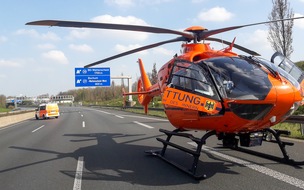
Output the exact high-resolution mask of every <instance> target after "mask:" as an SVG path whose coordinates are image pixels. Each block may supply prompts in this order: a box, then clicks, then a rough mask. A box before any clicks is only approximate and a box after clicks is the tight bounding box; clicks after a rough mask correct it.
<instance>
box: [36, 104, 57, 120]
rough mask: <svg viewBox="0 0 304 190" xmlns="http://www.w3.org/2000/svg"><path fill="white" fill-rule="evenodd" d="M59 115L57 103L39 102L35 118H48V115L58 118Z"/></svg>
mask: <svg viewBox="0 0 304 190" xmlns="http://www.w3.org/2000/svg"><path fill="white" fill-rule="evenodd" d="M59 115H60V113H59V107H58V104H57V103H47V104H40V105H39V106H38V108H37V109H36V113H35V117H36V119H48V118H50V117H55V118H58V117H59Z"/></svg>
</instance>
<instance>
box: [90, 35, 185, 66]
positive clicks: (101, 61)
mask: <svg viewBox="0 0 304 190" xmlns="http://www.w3.org/2000/svg"><path fill="white" fill-rule="evenodd" d="M187 40H188V39H187V38H185V37H177V38H174V39H172V40H166V41H162V42H158V43H155V44H150V45H147V46H142V47H140V48H136V49H132V50H130V51H126V52H123V53H120V54H117V55H114V56H111V57H108V58H106V59H102V60H100V61H96V62H94V63H91V64H88V65H86V66H84V67H85V68H88V67H92V66H95V65H98V64H101V63H104V62H107V61H110V60H113V59H117V58H119V57H123V56H126V55H130V54H133V53H136V52H139V51H143V50H146V49H151V48H154V47H157V46H160V45H164V44H168V43H173V42H180V41H187Z"/></svg>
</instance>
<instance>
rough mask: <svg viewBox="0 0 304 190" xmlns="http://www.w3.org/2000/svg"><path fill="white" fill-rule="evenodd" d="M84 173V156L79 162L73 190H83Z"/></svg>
mask: <svg viewBox="0 0 304 190" xmlns="http://www.w3.org/2000/svg"><path fill="white" fill-rule="evenodd" d="M82 171H83V156H80V157H79V158H78V162H77V168H76V173H75V179H74V187H73V190H81V180H82Z"/></svg>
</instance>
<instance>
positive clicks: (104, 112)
mask: <svg viewBox="0 0 304 190" xmlns="http://www.w3.org/2000/svg"><path fill="white" fill-rule="evenodd" d="M94 111H98V112H101V113H105V114H108V115H110V114H111V113H109V112H106V111H101V110H94Z"/></svg>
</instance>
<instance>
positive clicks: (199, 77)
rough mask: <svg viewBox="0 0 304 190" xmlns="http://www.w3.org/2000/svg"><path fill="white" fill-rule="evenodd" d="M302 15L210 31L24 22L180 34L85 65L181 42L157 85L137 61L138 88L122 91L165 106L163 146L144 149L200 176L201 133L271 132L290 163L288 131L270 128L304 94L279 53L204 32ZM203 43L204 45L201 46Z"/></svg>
mask: <svg viewBox="0 0 304 190" xmlns="http://www.w3.org/2000/svg"><path fill="white" fill-rule="evenodd" d="M302 18H304V17H296V18H288V19H281V20H274V21H268V22H259V23H253V24H247V25H240V26H232V27H227V28H220V29H215V30H207V29H206V28H203V27H200V26H193V27H190V28H187V29H186V30H185V31H184V32H181V31H176V30H170V29H166V28H157V27H151V26H138V25H123V24H110V23H93V22H77V21H60V20H41V21H34V22H29V23H27V25H41V26H59V27H78V28H97V29H113V30H126V31H139V32H149V33H157V34H174V35H178V36H179V37H177V38H174V39H171V40H166V41H162V42H158V43H154V44H150V45H147V46H143V47H140V48H136V49H133V50H130V51H127V52H124V53H121V54H118V55H115V56H112V57H108V58H106V59H103V60H100V61H97V62H94V63H91V64H89V65H86V66H85V67H92V66H95V65H98V64H101V63H104V62H107V61H110V60H113V59H116V58H119V57H122V56H126V55H129V54H133V53H136V52H139V51H142V50H146V49H150V48H154V47H157V46H160V45H163V44H167V43H173V42H184V43H183V44H182V54H181V55H179V56H177V55H176V56H174V58H173V59H171V60H170V61H169V62H167V63H166V64H164V65H163V66H162V67H161V68H160V70H159V71H158V75H157V78H158V82H157V83H156V84H153V85H152V84H151V82H150V80H149V77H148V75H147V74H146V71H145V69H144V66H143V62H142V60H141V59H139V60H138V62H139V68H140V72H141V77H140V78H139V79H138V85H137V92H133V93H124V96H127V95H131V94H133V95H134V94H136V95H138V100H139V102H140V104H141V105H143V107H144V110H145V113H147V112H148V104H149V102H150V101H151V100H152V98H153V97H154V96H159V95H161V97H162V103H163V105H164V111H165V113H166V115H167V117H168V120H169V121H170V123H171V124H172V125H173V126H174V127H175V128H176V129H175V130H174V131H167V130H163V129H160V132H163V133H165V134H166V135H167V139H166V140H164V139H161V138H157V140H158V141H160V142H162V143H163V148H162V150H161V151H150V153H151V154H152V155H156V156H159V157H160V158H162V159H163V160H165V161H167V162H169V163H170V164H172V165H174V166H176V167H178V168H179V169H181V170H183V171H184V172H186V173H188V174H190V175H192V176H194V177H195V178H201V177H205V176H204V175H201V174H197V172H196V170H197V165H198V160H199V156H200V153H201V148H202V145H204V144H205V143H206V140H207V138H209V137H210V136H212V135H216V136H217V137H218V139H219V140H222V141H223V146H224V147H232V148H237V147H238V146H245V147H251V146H257V145H261V144H262V141H263V140H266V138H267V137H270V136H274V137H275V139H276V143H277V144H278V145H279V147H280V149H281V151H282V154H283V158H282V159H283V160H284V161H286V162H291V161H292V160H291V159H290V158H289V156H288V154H287V152H286V150H285V145H290V144H291V143H287V142H282V141H281V139H280V135H281V134H288V131H277V130H273V129H271V128H270V127H271V126H273V125H276V124H278V123H280V122H282V121H284V120H285V119H286V118H288V117H289V116H290V115H291V114H292V113H293V112H294V111H295V110H296V109H297V108H298V107H299V106H300V105H301V102H302V99H303V96H304V93H303V92H304V91H302V89H303V87H304V86H303V85H304V82H303V79H304V74H303V71H302V70H300V69H299V68H298V67H297V66H296V65H295V64H294V63H293V62H292V61H290V60H289V59H287V58H286V57H284V56H283V55H282V54H280V53H275V54H274V55H273V56H272V58H271V61H267V60H266V59H263V58H261V57H259V56H260V55H259V54H258V53H256V52H254V51H252V50H249V49H247V48H245V47H242V46H240V45H237V44H235V43H234V42H235V39H234V40H233V41H232V42H231V43H230V42H228V41H225V40H222V39H217V38H211V37H210V36H212V35H215V34H219V33H222V32H227V31H230V30H235V29H239V28H242V27H248V26H254V25H260V24H268V23H273V22H284V21H286V20H292V19H302ZM201 41H202V43H200V42H201ZM205 41H215V42H219V43H224V44H226V45H228V47H226V48H224V49H222V50H214V49H212V48H211V47H210V44H209V43H205ZM191 42H192V43H191ZM232 48H237V49H239V50H241V51H243V52H245V53H247V54H249V55H247V56H245V55H238V54H237V53H234V52H233V51H232ZM277 60H279V61H277ZM188 130H204V131H207V132H206V134H205V135H204V136H203V137H201V138H197V137H194V136H193V135H191V134H189V133H187V131H188ZM172 136H179V137H185V138H189V139H191V140H193V141H194V142H195V143H196V144H197V149H196V150H195V151H193V150H191V149H187V148H185V147H182V146H180V145H177V144H175V143H173V142H170V139H171V137H172ZM168 145H169V146H172V147H174V148H176V149H180V150H182V151H185V152H187V153H189V154H191V155H192V156H193V157H194V161H193V164H192V166H191V168H190V169H185V168H184V167H183V166H181V165H180V164H177V163H175V162H173V161H170V160H168V159H167V158H166V157H165V152H166V149H167V146H168Z"/></svg>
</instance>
